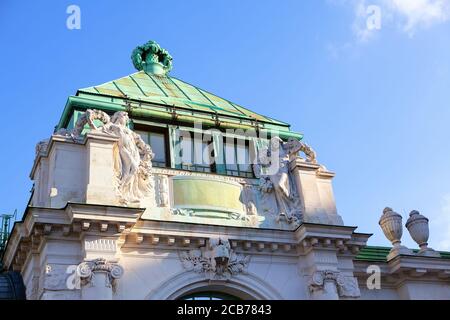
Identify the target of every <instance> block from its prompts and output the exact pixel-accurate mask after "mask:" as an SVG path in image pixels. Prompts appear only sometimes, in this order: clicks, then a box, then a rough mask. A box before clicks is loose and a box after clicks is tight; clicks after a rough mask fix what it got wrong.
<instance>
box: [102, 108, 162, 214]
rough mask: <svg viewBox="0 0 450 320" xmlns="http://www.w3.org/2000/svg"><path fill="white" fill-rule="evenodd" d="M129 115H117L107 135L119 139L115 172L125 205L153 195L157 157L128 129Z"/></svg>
mask: <svg viewBox="0 0 450 320" xmlns="http://www.w3.org/2000/svg"><path fill="white" fill-rule="evenodd" d="M128 120H129V118H128V114H127V113H126V112H124V111H119V112H116V113H115V114H114V115H113V116H112V117H111V122H109V123H107V124H105V125H104V126H103V131H104V132H106V133H109V134H113V135H115V136H117V137H119V141H118V147H119V148H118V149H119V156H118V157H115V170H116V174H117V181H118V185H117V188H118V193H119V198H120V202H121V204H124V205H127V204H130V203H139V201H140V200H142V198H144V197H145V196H146V195H148V194H149V192H150V191H151V188H152V185H151V181H150V176H151V168H152V162H151V160H152V159H153V157H154V154H153V152H152V150H151V148H150V146H149V145H147V144H146V143H145V142H144V141H143V140H142V138H141V137H140V136H139V135H138V134H137V133H135V132H133V131H132V130H130V129H129V128H128V127H127V122H128Z"/></svg>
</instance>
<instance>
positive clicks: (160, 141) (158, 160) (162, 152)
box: [136, 130, 168, 167]
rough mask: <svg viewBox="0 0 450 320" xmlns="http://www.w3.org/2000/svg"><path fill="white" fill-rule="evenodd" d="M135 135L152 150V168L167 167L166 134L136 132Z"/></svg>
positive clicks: (161, 132)
mask: <svg viewBox="0 0 450 320" xmlns="http://www.w3.org/2000/svg"><path fill="white" fill-rule="evenodd" d="M136 133H137V134H139V135H140V136H141V138H142V140H144V142H145V143H147V144H148V145H150V147H151V148H152V151H153V153H154V154H155V157H154V158H153V160H152V164H153V166H155V167H167V159H168V155H167V152H168V150H167V144H168V141H167V133H166V132H164V131H163V130H158V131H156V130H152V131H147V130H136Z"/></svg>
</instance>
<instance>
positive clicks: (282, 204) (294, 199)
mask: <svg viewBox="0 0 450 320" xmlns="http://www.w3.org/2000/svg"><path fill="white" fill-rule="evenodd" d="M301 147H302V145H301V143H300V142H299V141H297V140H289V141H288V142H283V141H282V140H281V139H280V138H279V137H273V138H272V139H271V140H270V145H269V148H266V149H264V150H262V163H261V166H262V167H263V168H266V171H268V174H265V175H262V176H261V181H262V183H261V185H262V189H263V198H264V199H263V202H265V203H266V207H267V208H269V209H268V211H271V212H273V211H274V207H275V210H276V211H277V213H278V218H281V217H285V218H286V220H287V221H289V222H291V221H293V220H300V219H301V212H302V210H301V203H300V198H299V195H298V192H297V188H296V186H295V182H294V179H293V178H292V175H291V173H290V170H289V163H290V159H291V156H292V155H294V154H296V153H298V152H299V150H300V149H301ZM260 157H261V156H260ZM273 198H274V200H275V203H273V202H274V201H273V200H272V199H273Z"/></svg>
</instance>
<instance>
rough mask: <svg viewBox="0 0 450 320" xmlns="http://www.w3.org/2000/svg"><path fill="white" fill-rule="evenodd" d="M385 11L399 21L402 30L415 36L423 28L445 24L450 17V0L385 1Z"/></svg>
mask: <svg viewBox="0 0 450 320" xmlns="http://www.w3.org/2000/svg"><path fill="white" fill-rule="evenodd" d="M382 2H383V4H384V7H385V10H387V11H388V13H392V14H393V16H394V19H395V18H397V19H398V20H399V25H400V28H401V29H402V30H403V31H405V32H407V33H408V34H409V35H413V34H414V32H415V31H416V30H417V29H418V28H421V27H425V28H427V27H430V26H432V25H434V24H437V23H442V22H445V21H447V20H448V19H449V17H450V0H383V1H382Z"/></svg>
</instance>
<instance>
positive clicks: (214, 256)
mask: <svg viewBox="0 0 450 320" xmlns="http://www.w3.org/2000/svg"><path fill="white" fill-rule="evenodd" d="M179 256H180V260H181V262H182V264H183V267H184V268H185V269H186V270H189V271H194V272H197V273H203V274H205V276H206V277H208V278H210V279H214V280H221V279H222V280H226V279H229V278H230V277H231V276H233V275H237V274H240V273H245V272H246V269H247V267H248V264H249V262H250V256H244V255H240V254H236V253H235V252H234V250H232V249H231V246H230V242H229V241H228V240H227V239H225V238H222V237H221V238H211V239H209V241H208V245H207V247H203V248H200V249H197V250H190V251H183V252H180V253H179Z"/></svg>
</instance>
